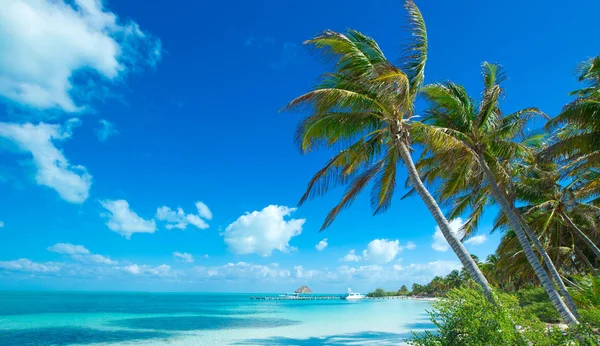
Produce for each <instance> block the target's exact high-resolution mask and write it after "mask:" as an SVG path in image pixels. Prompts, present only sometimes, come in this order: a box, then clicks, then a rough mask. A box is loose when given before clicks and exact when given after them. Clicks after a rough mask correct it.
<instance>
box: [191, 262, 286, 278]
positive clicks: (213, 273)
mask: <svg viewBox="0 0 600 346" xmlns="http://www.w3.org/2000/svg"><path fill="white" fill-rule="evenodd" d="M193 271H194V274H195V276H197V277H200V278H203V279H224V280H264V279H282V278H289V277H290V275H291V273H290V271H289V270H288V269H279V268H278V267H269V266H264V265H259V264H252V263H246V262H238V263H228V264H226V265H223V266H214V267H203V266H198V267H194V268H193Z"/></svg>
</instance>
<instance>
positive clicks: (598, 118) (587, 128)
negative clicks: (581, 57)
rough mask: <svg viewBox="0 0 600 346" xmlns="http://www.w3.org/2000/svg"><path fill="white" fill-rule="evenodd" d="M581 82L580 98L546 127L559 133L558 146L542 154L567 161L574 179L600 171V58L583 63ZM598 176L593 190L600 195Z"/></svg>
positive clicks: (593, 184) (591, 186)
mask: <svg viewBox="0 0 600 346" xmlns="http://www.w3.org/2000/svg"><path fill="white" fill-rule="evenodd" d="M578 79H579V81H580V82H581V83H583V84H584V87H583V88H582V89H579V90H576V91H574V92H572V93H571V94H572V95H575V96H576V99H575V100H574V101H572V102H571V103H569V104H567V105H566V106H565V107H564V108H563V110H562V112H561V113H560V114H559V115H558V116H556V117H555V118H553V119H551V120H550V121H549V122H548V124H547V125H546V128H547V129H548V130H556V129H558V131H557V133H556V136H555V139H556V140H555V141H554V143H553V144H552V145H550V146H549V147H548V148H546V149H545V150H544V152H543V153H542V156H543V157H546V158H553V159H559V160H561V161H563V162H564V166H565V167H566V168H567V171H568V173H570V174H571V175H572V176H579V175H582V174H585V173H586V172H587V171H588V170H594V171H595V172H599V171H600V56H597V57H595V58H592V59H589V60H587V61H585V62H583V63H581V64H580V67H579V73H578ZM595 177H596V179H593V180H591V181H590V186H589V188H592V189H593V192H595V193H596V194H598V193H600V175H597V174H596V176H595ZM590 192H591V191H590Z"/></svg>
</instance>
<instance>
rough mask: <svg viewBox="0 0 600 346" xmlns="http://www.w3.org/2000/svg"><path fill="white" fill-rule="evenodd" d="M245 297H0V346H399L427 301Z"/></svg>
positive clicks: (420, 319) (416, 326)
mask: <svg viewBox="0 0 600 346" xmlns="http://www.w3.org/2000/svg"><path fill="white" fill-rule="evenodd" d="M249 297H250V295H246V294H206V293H203V294H190V293H90V292H85V293H82V292H0V345H36V346H37V345H75V344H86V345H89V344H102V345H106V344H109V345H113V344H114V345H136V344H140V345H153V344H155V345H164V344H168V345H320V344H326V345H362V344H373V345H383V344H389V345H398V344H402V343H403V340H404V339H406V338H407V337H409V336H410V331H411V330H414V331H420V330H423V329H427V328H432V327H433V326H432V325H431V324H430V323H429V322H428V321H427V316H426V314H425V310H426V309H428V308H430V306H431V305H430V303H429V302H426V301H414V300H369V301H360V302H347V301H344V300H317V301H255V300H250V299H249Z"/></svg>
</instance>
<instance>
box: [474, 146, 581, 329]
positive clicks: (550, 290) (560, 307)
mask: <svg viewBox="0 0 600 346" xmlns="http://www.w3.org/2000/svg"><path fill="white" fill-rule="evenodd" d="M477 160H478V161H479V165H480V166H481V168H482V169H483V172H484V174H485V176H486V179H487V180H488V182H489V184H490V187H491V188H492V195H493V196H494V199H496V202H498V204H500V207H501V208H502V210H503V211H504V213H505V214H506V217H507V218H508V221H509V223H510V225H511V227H512V228H513V230H514V232H515V234H516V236H517V239H518V240H519V243H520V244H521V247H523V252H524V253H525V257H526V258H527V261H528V262H529V264H530V265H531V267H532V268H533V271H534V272H535V275H536V276H537V277H538V279H539V280H540V283H541V284H542V286H543V287H544V290H545V291H546V294H547V295H548V297H549V298H550V301H551V302H552V304H553V305H554V307H555V308H556V310H557V311H558V313H559V314H560V316H561V318H562V319H563V321H565V323H567V324H579V322H578V321H577V318H575V316H574V315H573V313H572V312H571V310H570V309H569V308H568V307H567V305H565V302H563V300H562V299H561V298H560V295H559V294H558V292H557V291H556V288H555V287H554V285H553V284H552V280H551V279H550V277H549V276H548V274H547V273H546V271H544V268H543V267H542V264H541V263H540V260H539V259H538V258H537V257H536V256H535V253H534V252H533V249H532V248H531V244H529V239H528V238H527V235H526V234H525V231H524V229H525V228H528V227H523V226H522V225H521V222H520V220H519V217H518V216H517V215H516V213H515V212H514V210H513V208H512V203H509V201H508V198H507V197H506V196H505V195H504V193H503V192H502V191H501V190H500V187H499V185H498V183H497V181H496V178H495V177H494V173H492V170H491V169H490V167H489V166H488V165H487V163H486V162H485V159H484V158H483V156H482V155H479V156H478V157H477ZM533 238H534V239H532V241H533V242H534V244H535V242H536V241H537V242H538V243H539V240H538V239H537V237H536V236H535V235H534V237H533ZM540 245H541V244H540ZM542 249H543V247H542ZM543 253H545V254H546V257H547V259H544V260H545V261H547V262H550V264H551V263H552V261H551V260H550V257H549V256H548V253H546V251H545V250H544V251H543ZM551 266H552V267H554V265H551ZM554 270H556V268H554ZM557 274H558V272H557ZM559 279H560V276H559ZM561 282H562V280H561ZM563 285H564V283H563ZM567 294H568V292H567Z"/></svg>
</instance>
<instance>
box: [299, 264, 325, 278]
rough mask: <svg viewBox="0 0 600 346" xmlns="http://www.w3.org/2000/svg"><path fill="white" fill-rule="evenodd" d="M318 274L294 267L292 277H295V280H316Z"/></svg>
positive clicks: (318, 272) (316, 271) (315, 271)
mask: <svg viewBox="0 0 600 346" xmlns="http://www.w3.org/2000/svg"><path fill="white" fill-rule="evenodd" d="M320 274H321V272H320V271H318V270H306V269H304V267H303V266H294V277H296V279H303V280H310V279H313V278H316V279H318V278H319V275H320Z"/></svg>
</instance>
